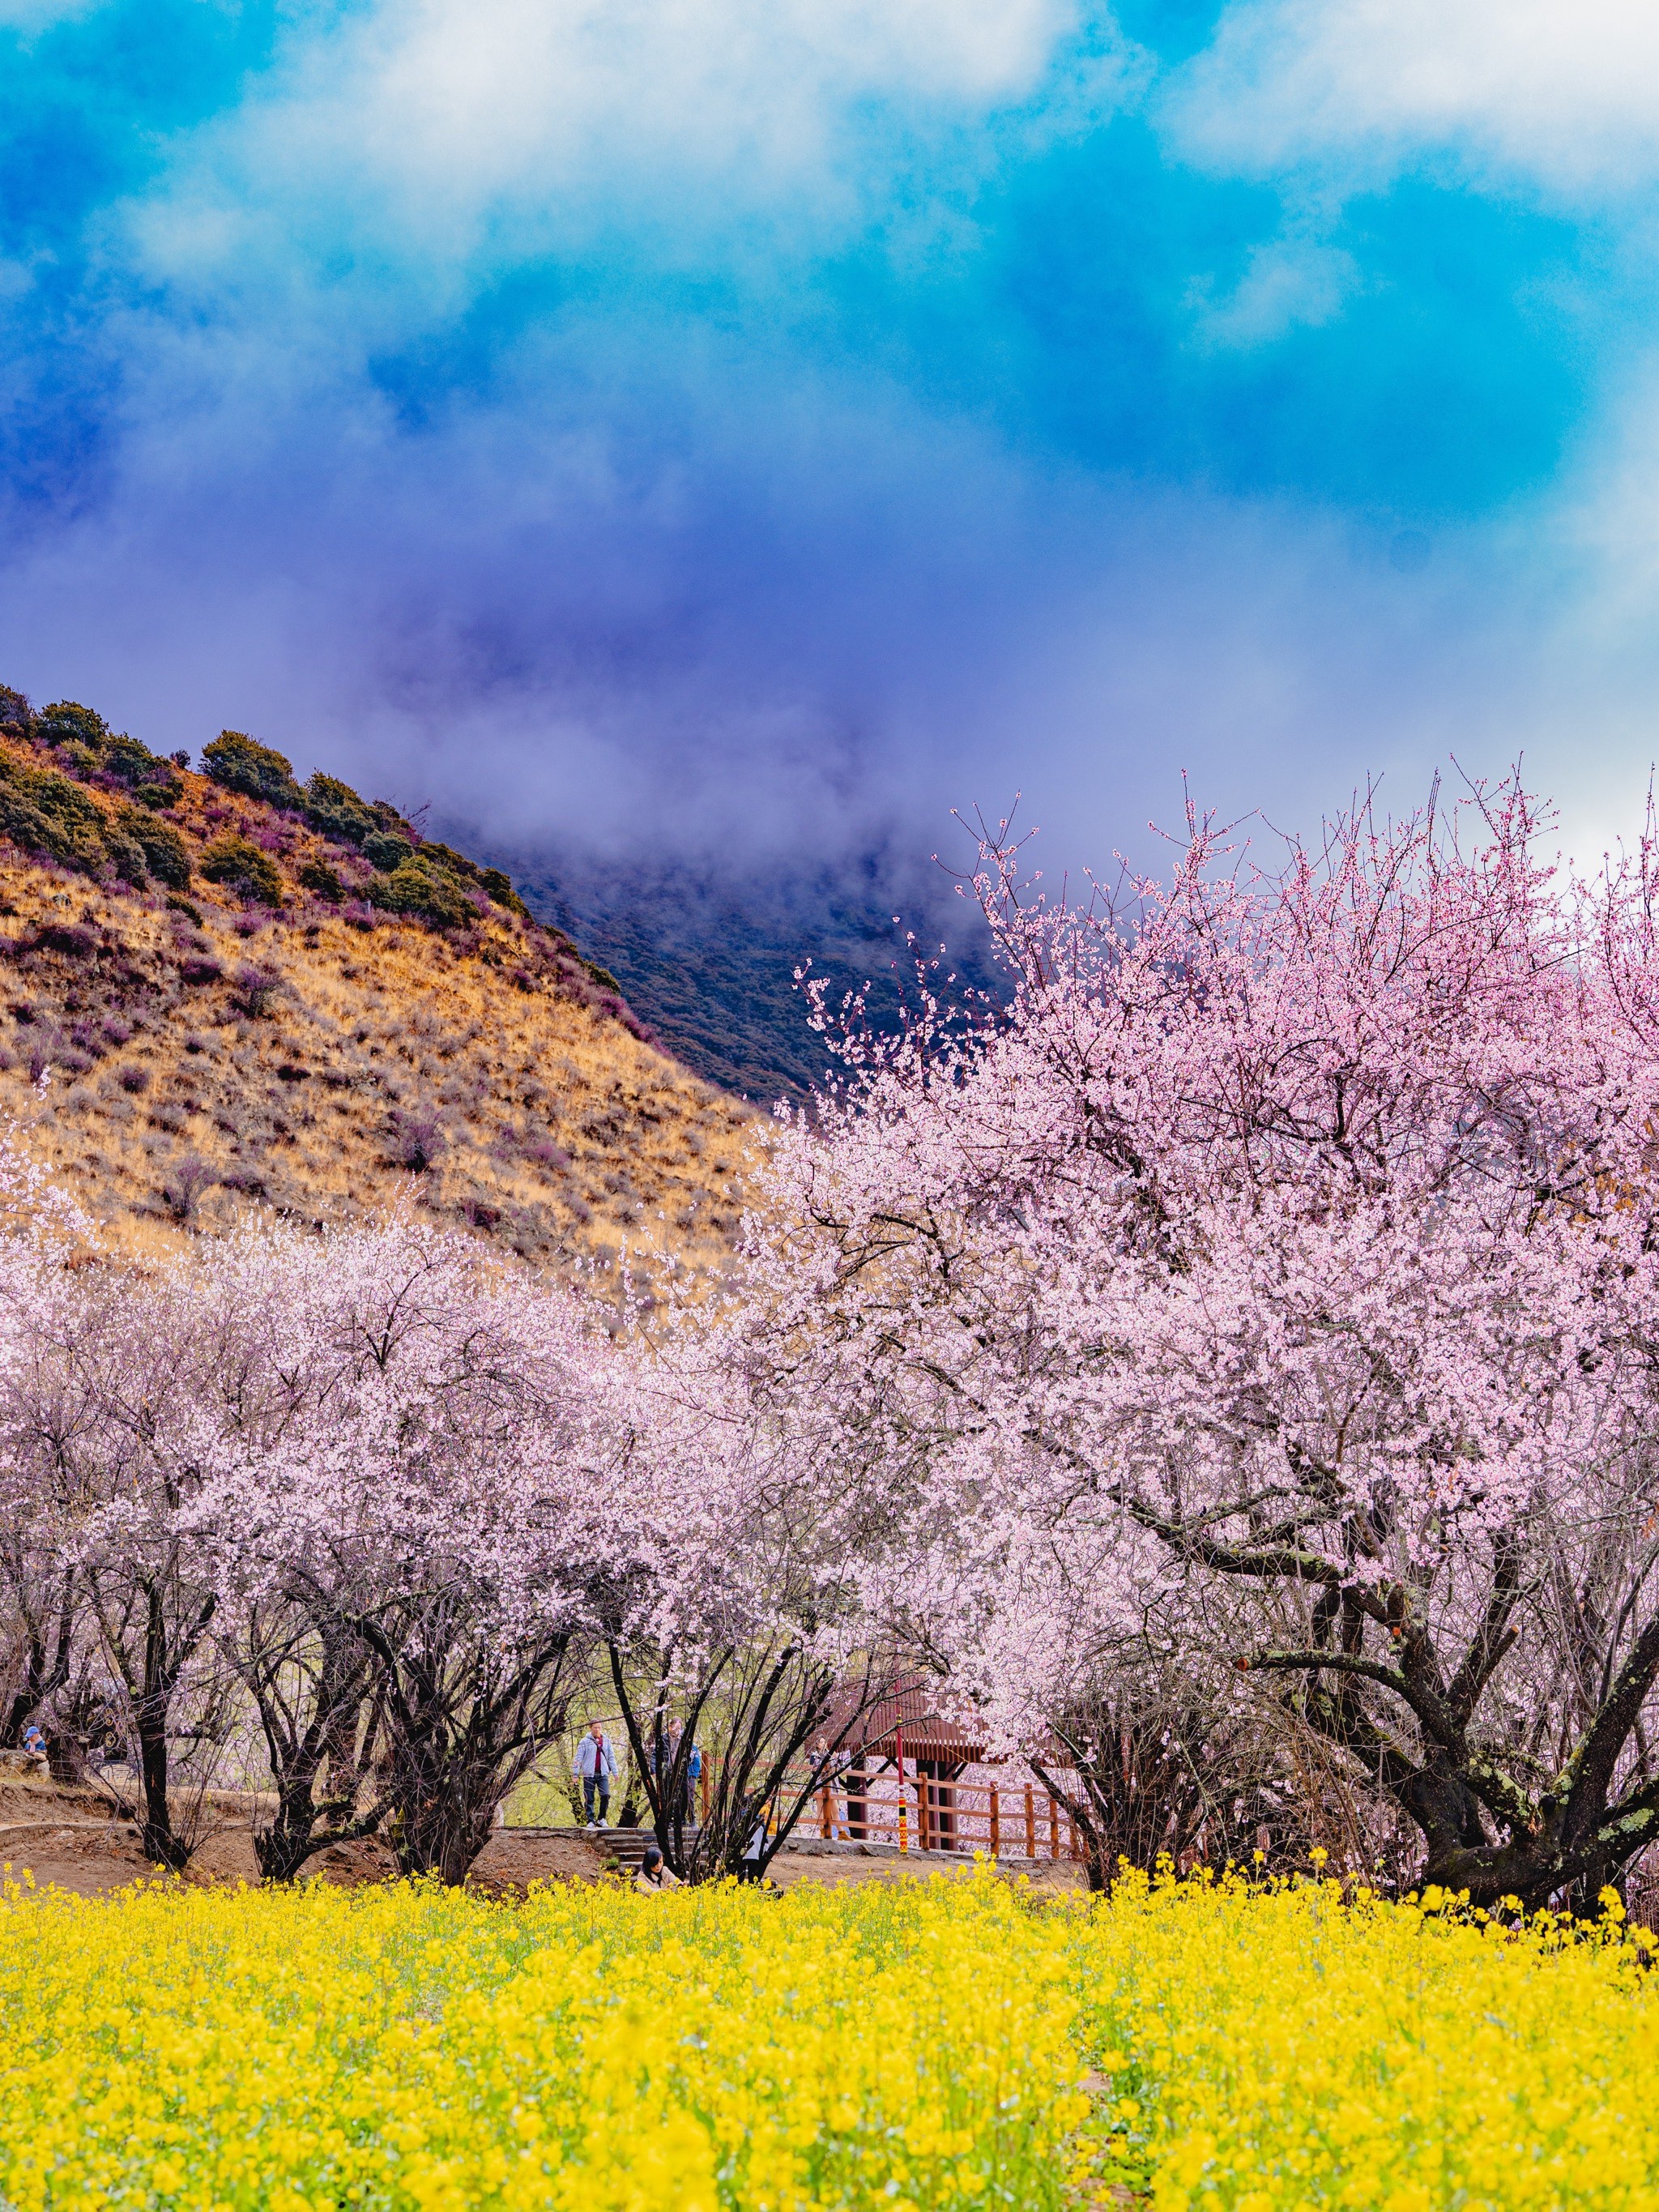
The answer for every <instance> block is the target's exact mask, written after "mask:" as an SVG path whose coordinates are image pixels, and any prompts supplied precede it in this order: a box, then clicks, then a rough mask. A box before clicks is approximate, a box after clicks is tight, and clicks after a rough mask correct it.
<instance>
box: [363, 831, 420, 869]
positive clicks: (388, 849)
mask: <svg viewBox="0 0 1659 2212" xmlns="http://www.w3.org/2000/svg"><path fill="white" fill-rule="evenodd" d="M414 850H415V848H414V846H413V845H411V844H410V842H409V840H408V838H407V837H398V836H393V834H392V831H390V830H389V829H377V830H375V831H374V834H373V836H368V837H365V838H364V840H363V856H364V858H365V859H366V860H368V861H370V862H371V863H372V864H373V866H375V867H377V868H378V869H379V870H380V872H381V874H382V875H388V876H389V875H390V874H391V872H392V870H393V869H394V868H400V867H401V866H403V864H404V861H405V860H408V859H409V858H410V855H411V854H413V852H414Z"/></svg>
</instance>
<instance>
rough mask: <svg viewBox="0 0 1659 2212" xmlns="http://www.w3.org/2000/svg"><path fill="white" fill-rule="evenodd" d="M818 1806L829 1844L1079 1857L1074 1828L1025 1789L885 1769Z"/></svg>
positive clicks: (834, 1791) (848, 1780)
mask: <svg viewBox="0 0 1659 2212" xmlns="http://www.w3.org/2000/svg"><path fill="white" fill-rule="evenodd" d="M802 1826H803V1828H805V1826H806V1824H805V1822H803V1824H802ZM817 1831H818V1833H819V1835H820V1836H821V1837H823V1838H824V1839H825V1840H826V1841H845V1842H848V1843H854V1844H860V1843H870V1844H896V1846H897V1848H898V1849H899V1850H902V1851H961V1852H973V1851H983V1852H984V1853H985V1854H986V1856H987V1857H989V1858H994V1859H999V1858H1023V1859H1081V1858H1082V1857H1084V1850H1083V1844H1082V1839H1081V1838H1080V1837H1079V1834H1078V1831H1077V1824H1076V1823H1075V1821H1073V1819H1072V1818H1071V1816H1070V1814H1068V1813H1067V1812H1066V1809H1065V1808H1064V1807H1063V1806H1062V1805H1060V1804H1058V1803H1057V1802H1055V1800H1054V1798H1053V1797H1051V1796H1049V1794H1048V1791H1047V1790H1039V1789H1036V1788H1035V1787H1034V1786H1033V1785H1032V1784H1030V1783H1029V1782H1027V1783H1023V1784H1022V1783H1016V1784H1012V1785H1007V1784H998V1783H995V1782H983V1783H974V1782H942V1781H940V1780H939V1779H938V1778H936V1777H935V1776H933V1775H931V1774H918V1773H916V1772H915V1771H907V1772H905V1773H904V1774H903V1775H902V1777H899V1776H896V1775H895V1773H894V1772H893V1771H892V1769H891V1768H889V1769H888V1770H887V1771H885V1772H884V1773H882V1774H880V1775H876V1776H872V1777H870V1778H868V1779H867V1780H866V1782H865V1783H864V1784H863V1785H862V1787H860V1784H859V1782H858V1779H857V1778H856V1777H844V1778H842V1780H841V1781H840V1782H838V1783H836V1784H834V1785H833V1786H830V1787H826V1788H823V1789H821V1790H819V1791H818V1792H817Z"/></svg>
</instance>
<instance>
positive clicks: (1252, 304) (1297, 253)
mask: <svg viewBox="0 0 1659 2212" xmlns="http://www.w3.org/2000/svg"><path fill="white" fill-rule="evenodd" d="M1358 283H1359V270H1358V264H1356V262H1355V261H1354V258H1353V256H1352V254H1350V253H1345V252H1343V251H1342V249H1341V248H1340V246H1322V245H1320V244H1319V243H1318V242H1317V240H1314V239H1308V238H1278V239H1274V240H1272V241H1271V242H1270V243H1269V244H1267V245H1265V246H1253V247H1252V248H1251V250H1250V255H1249V260H1248V261H1247V262H1246V264H1245V268H1244V274H1243V276H1241V277H1240V278H1239V280H1238V283H1237V284H1236V285H1235V286H1234V288H1233V289H1232V290H1231V292H1230V293H1228V294H1227V295H1225V298H1222V299H1216V298H1215V297H1214V296H1213V295H1212V291H1211V290H1210V289H1208V288H1200V289H1198V290H1197V291H1195V293H1194V296H1193V300H1192V303H1191V304H1192V307H1193V310H1194V320H1195V323H1196V325H1197V330H1198V334H1199V336H1200V338H1201V339H1203V340H1205V341H1206V343H1209V344H1211V345H1216V346H1234V347H1239V348H1243V347H1247V346H1255V345H1267V344H1270V343H1272V342H1273V339H1275V338H1280V337H1284V336H1285V333H1286V331H1291V330H1294V329H1296V328H1297V327H1303V328H1308V329H1316V328H1317V327H1318V325H1320V324H1321V323H1328V322H1329V321H1330V319H1331V318H1332V317H1333V316H1334V315H1335V314H1337V313H1340V310H1341V308H1342V306H1343V303H1344V301H1346V300H1347V299H1348V297H1349V296H1350V295H1351V294H1352V292H1353V291H1354V289H1356V287H1357V286H1358Z"/></svg>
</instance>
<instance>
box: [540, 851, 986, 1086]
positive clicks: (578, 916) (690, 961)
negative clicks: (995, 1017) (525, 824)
mask: <svg viewBox="0 0 1659 2212" xmlns="http://www.w3.org/2000/svg"><path fill="white" fill-rule="evenodd" d="M513 879H514V881H515V882H516V883H517V884H518V885H519V887H520V890H521V891H522V893H523V896H524V897H525V900H526V902H527V903H528V905H529V906H530V908H531V910H532V912H533V913H534V914H536V915H538V916H539V917H541V918H542V919H543V920H544V921H550V922H552V923H554V924H556V926H557V927H559V928H561V929H564V930H568V931H569V932H570V933H572V934H573V935H574V936H575V937H576V938H577V939H578V940H579V941H580V944H581V945H583V946H584V948H585V949H586V951H587V952H588V953H589V955H590V956H591V957H592V958H594V959H596V960H598V961H600V962H602V963H603V964H604V965H605V967H606V968H607V969H610V970H611V973H612V974H613V975H615V976H616V978H617V981H618V983H619V984H620V985H621V987H622V989H623V992H624V994H626V997H627V1000H628V1003H629V1005H630V1006H633V1007H634V1008H635V1010H636V1011H637V1012H638V1013H639V1015H640V1016H641V1019H642V1020H644V1021H645V1022H647V1023H648V1024H649V1025H650V1027H651V1029H652V1030H653V1033H654V1034H655V1035H656V1036H658V1037H659V1038H660V1039H661V1041H662V1042H663V1044H664V1045H665V1048H667V1049H668V1050H669V1051H670V1052H671V1053H672V1054H674V1055H675V1057H676V1058H677V1059H678V1060H681V1061H682V1062H683V1063H684V1066H687V1067H689V1068H690V1069H691V1070H692V1071H693V1072H694V1073H696V1074H698V1075H701V1076H702V1077H703V1078H704V1079H706V1080H707V1081H708V1082H710V1083H716V1084H719V1085H721V1086H722V1088H724V1089H726V1090H732V1091H738V1092H740V1093H742V1094H743V1095H744V1097H748V1098H750V1099H751V1100H753V1101H755V1102H756V1103H762V1104H766V1103H770V1102H771V1101H772V1100H773V1099H775V1098H777V1097H788V1098H793V1099H799V1098H801V1097H805V1094H806V1093H807V1091H810V1090H811V1087H812V1085H814V1084H815V1083H817V1081H819V1080H820V1079H822V1077H823V1074H824V1073H825V1071H826V1069H827V1068H828V1067H829V1054H827V1052H826V1051H825V1049H824V1047H823V1042H822V1040H821V1039H820V1038H818V1037H817V1036H815V1035H814V1033H813V1031H812V1030H811V1027H810V1025H809V1023H808V1020H807V1006H806V1001H805V994H803V992H802V991H801V990H800V989H799V987H797V985H796V982H795V971H796V969H798V968H799V966H800V964H801V963H802V961H803V960H805V959H807V958H810V959H811V966H812V973H813V974H815V975H823V976H826V977H827V978H828V979H829V982H830V985H831V987H832V992H833V994H834V995H835V996H836V998H839V995H840V994H842V992H843V991H855V990H859V989H861V988H862V987H864V985H865V984H866V982H867V983H868V984H870V985H871V992H870V1005H871V1008H872V1013H873V1014H874V1015H875V1017H876V1018H877V1019H878V1020H881V1021H884V1022H887V1021H891V1020H893V1019H894V1018H896V1010H897V1006H898V995H897V993H898V984H899V981H900V979H901V978H903V979H905V980H907V981H908V978H909V976H910V975H912V974H913V972H914V967H913V956H912V954H911V951H910V950H909V948H908V946H907V945H906V942H905V926H906V925H908V926H909V927H914V928H915V931H916V933H917V936H918V938H919V939H920V940H921V945H922V946H923V947H924V948H925V949H926V950H927V951H928V952H930V953H933V952H936V951H938V949H939V943H940V941H941V939H942V938H943V937H944V934H945V929H946V928H947V927H948V929H949V932H950V938H949V958H948V963H947V965H948V967H949V968H950V969H953V970H954V971H955V972H957V974H959V975H963V977H965V978H966V979H967V980H968V981H970V982H972V983H973V984H975V986H976V987H979V988H981V989H988V988H990V987H992V985H993V981H994V976H993V973H992V970H991V967H990V963H989V961H988V958H987V947H986V943H985V936H984V930H983V926H982V924H981V923H980V921H979V919H978V916H977V915H976V913H975V912H974V911H973V909H972V908H970V907H969V906H968V905H967V904H965V903H964V902H963V901H961V900H958V899H957V898H956V897H955V896H954V895H953V894H952V892H951V885H950V884H949V882H948V880H947V879H946V878H945V876H944V875H943V873H942V872H940V873H939V875H938V876H937V878H936V879H934V880H932V881H930V880H928V879H927V878H925V877H924V878H920V879H913V880H912V882H911V884H910V885H909V887H908V890H896V889H895V888H894V887H893V885H892V884H891V883H890V881H889V882H884V880H883V878H882V873H881V872H880V871H879V870H878V868H877V866H875V865H874V864H873V863H866V864H864V865H863V866H856V867H854V868H851V869H848V870H847V871H844V872H835V871H831V870H828V869H825V870H822V871H819V872H795V871H793V870H790V871H779V872H775V873H773V874H771V875H769V876H751V877H749V878H724V879H721V878H711V877H709V876H708V875H705V874H701V873H699V872H697V871H696V870H695V869H694V868H692V867H690V866H675V865H670V866H659V867H644V866H632V867H628V866H623V867H611V868H607V869H605V870H603V871H601V870H598V869H593V868H590V867H586V866H583V865H582V864H581V863H580V861H572V862H565V861H562V860H558V859H554V860H547V859H544V860H540V861H539V862H538V861H537V860H528V859H526V858H524V857H523V856H521V855H520V856H515V857H514V860H513ZM896 914H902V915H903V916H904V918H905V921H904V924H902V925H898V926H896V925H895V923H894V921H893V916H894V915H896Z"/></svg>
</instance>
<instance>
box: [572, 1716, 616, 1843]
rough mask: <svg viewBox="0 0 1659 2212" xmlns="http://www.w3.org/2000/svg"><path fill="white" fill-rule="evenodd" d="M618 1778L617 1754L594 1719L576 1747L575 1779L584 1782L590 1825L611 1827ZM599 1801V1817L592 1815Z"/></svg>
mask: <svg viewBox="0 0 1659 2212" xmlns="http://www.w3.org/2000/svg"><path fill="white" fill-rule="evenodd" d="M616 1778H617V1754H616V1753H615V1752H614V1751H612V1750H611V1746H610V1744H609V1743H608V1742H607V1741H606V1740H605V1730H604V1729H603V1728H601V1727H600V1725H599V1722H598V1721H595V1722H594V1723H593V1725H592V1728H591V1729H589V1730H588V1731H587V1734H586V1735H585V1736H584V1737H583V1738H582V1740H581V1741H580V1743H579V1744H578V1745H577V1747H576V1779H577V1781H578V1782H580V1784H581V1785H582V1808H583V1811H584V1812H585V1814H586V1819H587V1825H588V1826H589V1827H590V1828H608V1827H609V1826H610V1825H611V1820H610V1813H611V1784H612V1783H613V1782H614V1781H615V1780H616ZM596 1798H597V1799H598V1800H599V1819H598V1820H595V1819H594V1817H593V1802H594V1800H595V1799H596Z"/></svg>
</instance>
